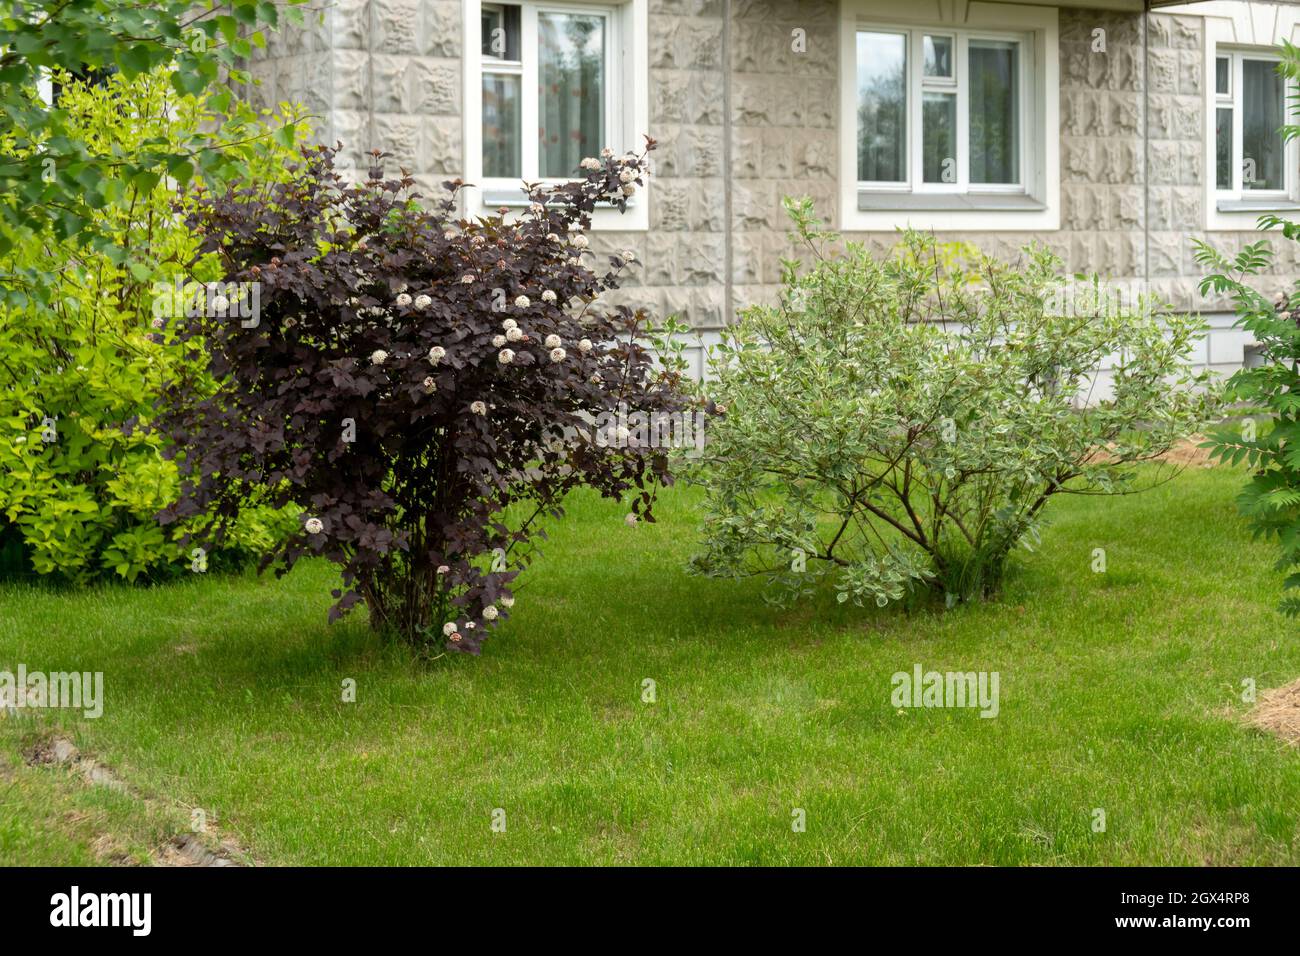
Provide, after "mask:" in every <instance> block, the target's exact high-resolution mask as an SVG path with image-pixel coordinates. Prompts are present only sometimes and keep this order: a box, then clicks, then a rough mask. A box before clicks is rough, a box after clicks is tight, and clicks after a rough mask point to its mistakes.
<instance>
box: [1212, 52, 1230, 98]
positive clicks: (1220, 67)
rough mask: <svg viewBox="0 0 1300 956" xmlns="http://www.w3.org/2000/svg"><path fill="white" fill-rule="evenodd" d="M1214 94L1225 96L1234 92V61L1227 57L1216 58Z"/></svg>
mask: <svg viewBox="0 0 1300 956" xmlns="http://www.w3.org/2000/svg"><path fill="white" fill-rule="evenodd" d="M1214 92H1215V93H1218V94H1220V95H1223V96H1226V95H1227V94H1228V93H1230V92H1232V60H1230V59H1229V58H1228V57H1226V56H1219V57H1215V58H1214Z"/></svg>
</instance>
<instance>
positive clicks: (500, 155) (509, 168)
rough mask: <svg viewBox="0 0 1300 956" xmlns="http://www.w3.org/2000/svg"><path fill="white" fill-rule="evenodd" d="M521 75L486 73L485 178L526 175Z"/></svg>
mask: <svg viewBox="0 0 1300 956" xmlns="http://www.w3.org/2000/svg"><path fill="white" fill-rule="evenodd" d="M520 85H521V79H520V76H519V74H517V73H515V74H509V73H484V74H483V175H484V176H489V177H493V178H500V179H519V178H521V177H522V176H523V170H522V168H521V165H522V162H523V160H522V150H521V149H520V145H521V140H520V135H519V132H520V131H519V125H520V109H519V88H520Z"/></svg>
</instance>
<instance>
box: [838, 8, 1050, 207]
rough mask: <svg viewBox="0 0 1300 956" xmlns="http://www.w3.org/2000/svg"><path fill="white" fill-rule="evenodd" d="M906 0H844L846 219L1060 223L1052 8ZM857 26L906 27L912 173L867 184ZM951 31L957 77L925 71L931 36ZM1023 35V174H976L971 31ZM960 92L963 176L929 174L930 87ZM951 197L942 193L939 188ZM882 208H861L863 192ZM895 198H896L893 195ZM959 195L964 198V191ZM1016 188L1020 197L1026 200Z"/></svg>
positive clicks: (984, 35) (974, 36)
mask: <svg viewBox="0 0 1300 956" xmlns="http://www.w3.org/2000/svg"><path fill="white" fill-rule="evenodd" d="M917 7H918V5H917V4H916V3H914V2H909V0H843V2H842V3H841V7H840V9H841V23H840V40H841V48H840V49H841V55H840V87H841V90H840V92H841V110H840V151H841V152H840V159H841V169H842V170H844V171H845V173H844V175H843V176H842V177H841V195H840V228H841V229H843V230H847V231H855V230H860V231H878V230H889V231H892V230H894V229H897V228H900V227H903V226H911V227H914V228H919V229H978V230H980V231H991V230H1013V229H1014V230H1029V229H1032V230H1038V231H1046V230H1054V229H1059V228H1060V79H1059V75H1060V74H1059V70H1060V67H1059V34H1058V30H1059V28H1058V20H1057V11H1056V9H1055V8H1048V7H1032V6H1027V5H1011V4H1005V5H1004V4H976V3H971V4H969V5H967V4H964V3H955V4H937V5H935V7H936V8H937V9H935V12H934V13H933V14H929V15H928V16H927V14H926V13H924V12H918V10H917ZM860 31H865V32H881V33H906V34H907V36H908V45H907V57H908V63H907V78H908V83H907V107H906V109H907V114H906V115H907V128H908V144H907V146H908V148H907V165H906V168H907V181H906V182H904V183H870V182H859V181H858V179H857V175H856V172H857V168H858V155H857V139H858V137H857V133H858V130H857V109H858V102H857V96H858V89H857V36H858V33H859V32H860ZM926 35H942V36H950V37H952V38H953V39H954V45H953V78H952V79H951V80H949V79H938V78H935V77H925V76H924V70H925V64H924V55H923V53H924V42H925V40H924V38H925V36H926ZM979 39H989V40H1000V41H1008V40H1011V41H1017V42H1019V44H1020V57H1019V60H1020V98H1019V99H1020V111H1021V116H1020V143H1019V147H1020V182H1019V183H1018V184H1014V185H1006V184H985V183H976V184H971V183H970V182H969V176H970V156H969V155H968V154H969V143H968V140H969V117H970V113H969V103H968V102H967V96H968V93H969V78H968V77H967V76H966V75H965V70H966V69H967V64H968V62H969V56H968V50H969V44H970V41H971V40H979ZM941 91H942V92H955V93H956V95H957V130H956V136H957V146H958V155H957V157H956V159H957V181H956V182H954V183H926V182H924V181H923V166H922V163H923V157H922V155H921V153H922V148H921V146H922V142H923V139H922V137H921V136H919V135H917V134H918V133H919V131H920V129H921V116H922V111H923V96H924V93H925V92H941ZM945 194H946V195H947V196H949V197H952V198H953V199H954V200H957V201H955V202H943V201H942V200H938V201H934V200H936V197H942V196H944V195H945ZM874 195H879V196H881V197H886V198H883V199H882V208H880V209H870V208H868V209H861V208H859V198H860V197H862V198H863V201H864V202H865V203H866V204H868V205H869V204H870V202H871V197H872V196H874ZM889 197H893V199H894V201H892V202H890V201H888V200H889ZM959 197H960V198H959ZM1016 197H1023V202H1022V201H1020V200H1019V199H1017V198H1016Z"/></svg>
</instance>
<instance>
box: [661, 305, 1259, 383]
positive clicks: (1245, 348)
mask: <svg viewBox="0 0 1300 956" xmlns="http://www.w3.org/2000/svg"><path fill="white" fill-rule="evenodd" d="M1201 318H1203V319H1204V320H1205V323H1206V324H1207V325H1208V326H1209V329H1208V331H1207V332H1206V334H1205V337H1204V338H1203V339H1201V341H1200V342H1198V343H1197V345H1196V348H1195V350H1194V351H1193V352H1192V355H1191V365H1192V367H1193V368H1195V369H1197V370H1200V369H1208V370H1209V371H1211V372H1213V373H1215V374H1216V375H1220V376H1222V377H1224V378H1226V377H1227V376H1229V375H1231V374H1232V373H1233V372H1235V371H1237V370H1238V369H1240V368H1241V367H1242V366H1243V365H1246V364H1248V363H1249V362H1250V361H1251V359H1252V352H1251V348H1252V346H1253V345H1254V344H1255V342H1254V339H1253V338H1252V337H1251V334H1250V333H1249V332H1246V331H1244V330H1242V329H1238V328H1234V326H1235V325H1236V323H1237V316H1236V315H1234V314H1233V313H1231V312H1214V313H1206V314H1205V315H1202V316H1201ZM721 340H722V336H721V333H719V332H718V331H716V330H711V329H705V330H701V331H697V332H692V333H690V334H689V335H687V336H686V337H685V341H686V348H685V350H684V352H683V356H684V357H685V358H686V360H687V362H688V363H689V366H688V369H687V372H688V374H689V375H690V376H691V377H692V378H696V379H701V378H706V377H707V376H706V372H707V371H708V361H707V353H708V350H709V348H710V347H713V346H716V345H717V344H718V343H719V342H720V341H721ZM1115 361H1116V356H1111V357H1110V358H1108V359H1106V361H1104V362H1102V364H1101V368H1100V369H1099V370H1098V372H1097V379H1096V381H1095V383H1094V384H1093V385H1092V391H1091V395H1092V400H1093V401H1105V400H1106V399H1108V398H1109V397H1110V395H1111V381H1112V374H1113V373H1112V370H1113V369H1114V367H1115Z"/></svg>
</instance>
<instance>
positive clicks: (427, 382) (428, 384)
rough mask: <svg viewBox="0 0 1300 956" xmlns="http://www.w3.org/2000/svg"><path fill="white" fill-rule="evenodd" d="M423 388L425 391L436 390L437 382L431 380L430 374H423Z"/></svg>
mask: <svg viewBox="0 0 1300 956" xmlns="http://www.w3.org/2000/svg"><path fill="white" fill-rule="evenodd" d="M424 390H425V391H426V392H436V391H437V390H438V383H437V382H435V381H434V380H433V376H432V375H426V376H425V379H424Z"/></svg>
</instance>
